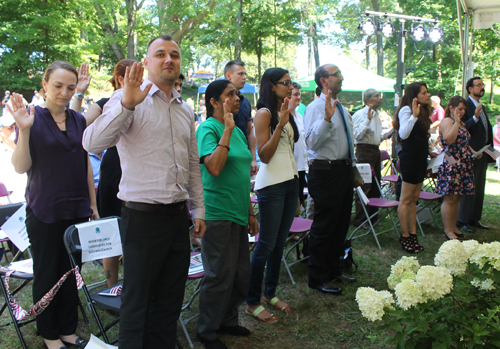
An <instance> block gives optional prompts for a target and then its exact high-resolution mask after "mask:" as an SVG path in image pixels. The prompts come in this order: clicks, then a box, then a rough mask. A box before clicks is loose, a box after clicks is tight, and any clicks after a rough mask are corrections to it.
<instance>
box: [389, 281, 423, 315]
mask: <svg viewBox="0 0 500 349" xmlns="http://www.w3.org/2000/svg"><path fill="white" fill-rule="evenodd" d="M395 293H396V298H397V300H398V305H399V306H400V307H401V308H403V309H404V310H408V309H409V308H411V307H413V306H415V305H417V304H419V303H422V302H424V298H423V296H422V290H421V289H420V286H419V285H418V284H417V283H416V282H415V281H413V280H410V279H406V280H403V281H401V282H400V283H399V284H398V285H397V286H396V288H395Z"/></svg>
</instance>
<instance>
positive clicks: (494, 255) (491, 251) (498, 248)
mask: <svg viewBox="0 0 500 349" xmlns="http://www.w3.org/2000/svg"><path fill="white" fill-rule="evenodd" d="M469 259H470V261H471V263H474V264H476V265H477V266H478V267H479V268H483V267H484V265H485V264H486V263H490V264H491V265H492V266H493V268H495V269H496V270H500V242H498V241H494V242H491V243H487V244H486V243H485V244H478V245H477V246H476V248H475V249H474V251H473V253H472V255H471V256H470V257H469Z"/></svg>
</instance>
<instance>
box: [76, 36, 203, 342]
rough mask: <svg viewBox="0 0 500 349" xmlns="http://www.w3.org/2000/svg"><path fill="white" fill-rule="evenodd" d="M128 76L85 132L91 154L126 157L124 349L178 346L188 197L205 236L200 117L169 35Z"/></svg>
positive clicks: (122, 185)
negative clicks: (186, 95) (180, 81)
mask: <svg viewBox="0 0 500 349" xmlns="http://www.w3.org/2000/svg"><path fill="white" fill-rule="evenodd" d="M146 57H147V58H146V59H145V60H144V66H145V67H146V69H147V70H148V78H147V79H146V80H144V81H143V72H144V68H143V67H142V64H141V63H139V64H136V63H134V65H133V66H132V68H131V69H130V70H129V68H127V71H126V73H125V79H124V83H125V87H124V88H123V89H120V90H117V91H115V93H113V95H112V96H111V98H110V100H109V102H108V103H107V104H106V105H105V107H104V110H103V114H102V116H100V117H99V118H98V119H97V120H96V121H95V122H94V123H93V124H92V125H90V126H89V127H88V128H87V130H86V131H85V134H84V139H83V145H84V147H85V149H87V150H88V151H89V152H100V151H102V150H104V149H106V148H108V147H110V146H112V145H115V144H116V146H117V148H118V153H119V154H120V161H121V167H122V178H121V181H120V190H119V193H118V198H119V199H120V200H122V201H123V205H124V207H123V209H122V224H121V234H122V244H123V255H124V260H125V261H126V262H125V264H124V281H123V292H122V295H121V298H122V299H121V300H122V303H121V304H122V305H121V309H120V335H119V347H120V349H128V348H131V349H132V348H133V349H139V348H174V345H175V337H176V321H177V319H178V318H179V314H180V311H181V307H182V301H183V297H184V286H185V281H186V278H187V273H188V268H189V233H188V229H189V225H188V211H187V207H186V201H188V200H189V206H190V209H191V215H192V218H193V220H194V222H195V233H194V235H195V236H196V237H202V236H203V233H204V232H205V221H204V219H205V207H204V201H203V185H202V181H201V172H200V165H199V157H198V146H197V143H196V134H195V125H194V120H193V114H192V113H193V112H192V110H191V108H190V107H188V106H187V104H186V103H185V102H183V101H182V99H181V97H180V95H179V93H178V92H177V91H176V90H175V89H174V83H175V81H176V80H177V78H178V77H179V74H180V62H181V52H180V49H179V46H178V45H177V44H176V43H175V42H174V41H173V40H172V38H171V37H169V36H159V37H157V38H155V39H153V40H151V42H150V43H149V45H148V50H147V56H146Z"/></svg>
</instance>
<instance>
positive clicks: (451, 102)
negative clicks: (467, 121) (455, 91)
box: [444, 96, 467, 118]
mask: <svg viewBox="0 0 500 349" xmlns="http://www.w3.org/2000/svg"><path fill="white" fill-rule="evenodd" d="M460 103H463V104H464V105H465V106H467V101H466V100H465V98H463V97H462V96H453V97H451V98H450V100H449V101H448V105H447V106H446V109H445V111H444V117H445V118H447V117H451V111H450V106H452V107H453V108H456V107H458V106H459V105H460Z"/></svg>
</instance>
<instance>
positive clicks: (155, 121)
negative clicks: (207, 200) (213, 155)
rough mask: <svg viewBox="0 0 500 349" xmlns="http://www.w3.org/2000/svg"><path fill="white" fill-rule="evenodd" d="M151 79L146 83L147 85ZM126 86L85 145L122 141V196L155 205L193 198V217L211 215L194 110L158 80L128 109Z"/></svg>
mask: <svg viewBox="0 0 500 349" xmlns="http://www.w3.org/2000/svg"><path fill="white" fill-rule="evenodd" d="M149 83H151V81H149V80H148V79H146V80H145V81H144V83H143V84H142V86H141V88H142V89H144V88H145V87H146V85H148V84H149ZM122 98H123V89H120V90H117V91H115V92H114V93H113V95H112V96H111V98H110V100H109V101H108V102H107V103H106V105H105V106H104V110H103V113H102V115H101V116H100V117H99V118H97V119H96V121H94V123H92V124H91V125H90V126H89V127H88V128H87V129H86V130H85V133H84V135H83V147H84V148H85V149H86V150H87V151H88V152H92V153H99V152H101V151H103V150H104V149H107V148H109V147H110V146H113V145H115V144H116V146H117V148H118V153H119V155H120V162H121V167H122V178H121V180H120V191H119V193H118V198H119V199H120V200H122V201H135V202H143V203H149V204H170V203H175V202H180V201H184V200H187V199H189V206H190V209H191V214H192V217H193V218H201V219H204V218H205V207H204V199H203V184H202V181H201V172H200V164H199V163H200V159H199V157H198V145H197V143H196V130H195V125H194V120H193V111H192V109H191V108H190V107H189V106H188V105H187V104H186V103H185V102H183V101H182V100H181V99H180V95H179V93H178V92H177V91H176V90H175V89H173V90H172V99H170V100H169V98H168V97H167V95H166V94H165V93H164V92H163V91H161V90H160V89H159V88H158V87H157V86H156V85H155V84H153V87H152V88H151V90H150V91H149V93H148V95H147V96H146V98H145V99H144V101H143V102H142V103H140V104H139V105H137V106H136V107H135V109H134V110H133V111H132V110H128V109H126V108H124V107H123V106H122V104H121V101H122Z"/></svg>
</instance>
